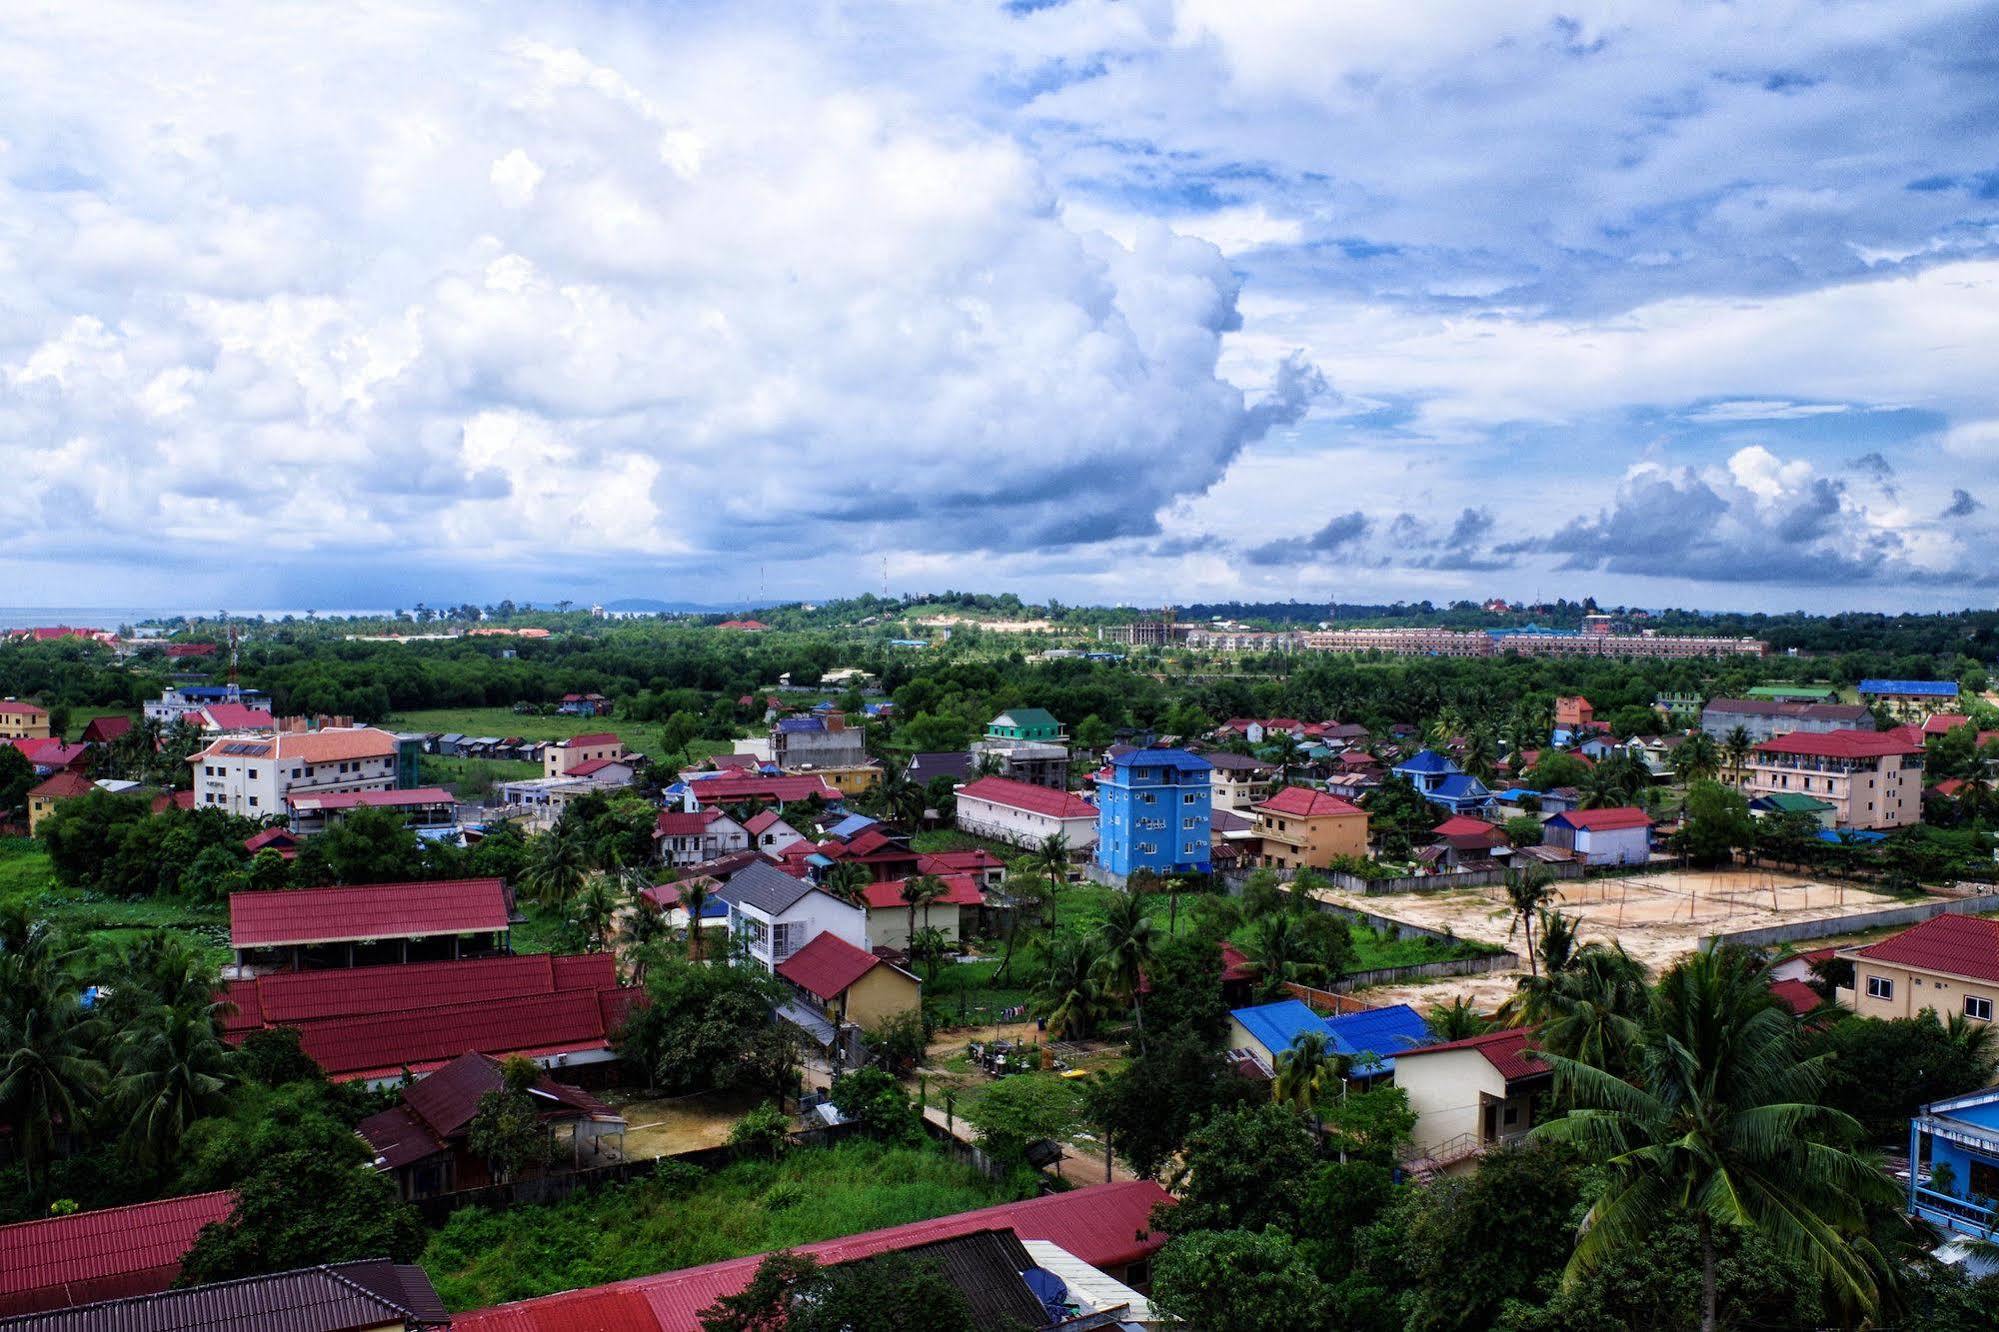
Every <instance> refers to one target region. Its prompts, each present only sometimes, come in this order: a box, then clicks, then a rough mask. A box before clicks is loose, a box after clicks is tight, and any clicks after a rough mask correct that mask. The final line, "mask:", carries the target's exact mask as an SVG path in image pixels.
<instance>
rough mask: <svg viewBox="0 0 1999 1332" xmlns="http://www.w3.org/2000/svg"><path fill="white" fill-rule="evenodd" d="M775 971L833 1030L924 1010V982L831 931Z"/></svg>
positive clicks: (873, 1024) (800, 950) (792, 956)
mask: <svg viewBox="0 0 1999 1332" xmlns="http://www.w3.org/2000/svg"><path fill="white" fill-rule="evenodd" d="M776 971H777V974H778V975H779V976H780V977H782V978H783V979H784V980H786V981H789V982H790V983H791V986H792V988H793V989H794V990H796V991H798V993H799V995H800V997H801V998H803V999H804V1000H805V1001H806V1002H808V1003H810V1004H811V1005H812V1006H813V1007H814V1008H816V1009H818V1010H819V1011H820V1012H821V1013H822V1014H823V1015H824V1016H825V1019H826V1021H827V1022H828V1023H830V1024H832V1026H833V1027H834V1028H835V1029H836V1030H837V1029H838V1028H839V1027H841V1026H844V1025H848V1024H851V1025H853V1026H856V1027H861V1028H864V1029H865V1028H868V1027H872V1026H875V1025H876V1024H877V1023H879V1022H881V1020H882V1019H883V1018H888V1017H894V1016H895V1015H896V1014H898V1013H911V1012H915V1011H917V1010H918V1009H920V1008H921V1007H922V1006H923V982H922V981H920V980H918V979H917V978H916V977H915V976H913V975H911V974H910V973H909V972H907V971H904V970H903V969H902V968H901V967H898V966H896V965H895V964H894V963H892V962H890V961H888V960H887V959H886V958H882V957H877V956H876V955H875V954H873V953H870V952H867V951H866V950H864V949H860V948H856V947H854V945H852V944H850V943H848V942H847V941H846V940H845V939H842V938H841V937H840V936H839V935H837V934H834V933H832V932H831V931H826V930H822V931H820V932H819V933H818V934H816V935H814V936H813V938H812V941H811V942H810V943H808V944H806V945H805V947H803V948H801V949H799V950H798V951H797V952H795V953H793V954H792V955H791V956H790V957H788V958H786V959H785V960H784V961H782V962H780V963H778V964H777V967H776Z"/></svg>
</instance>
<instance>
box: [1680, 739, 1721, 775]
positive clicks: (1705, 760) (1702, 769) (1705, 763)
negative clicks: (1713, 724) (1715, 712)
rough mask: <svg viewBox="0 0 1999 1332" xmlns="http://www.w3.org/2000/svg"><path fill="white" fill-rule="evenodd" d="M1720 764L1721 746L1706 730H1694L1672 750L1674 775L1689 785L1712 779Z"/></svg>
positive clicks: (1719, 769)
mask: <svg viewBox="0 0 1999 1332" xmlns="http://www.w3.org/2000/svg"><path fill="white" fill-rule="evenodd" d="M1721 764H1722V752H1721V746H1720V745H1717V744H1716V743H1715V742H1714V737H1713V736H1711V735H1709V734H1708V733H1707V732H1706V731H1695V732H1694V733H1693V734H1692V735H1690V736H1688V737H1687V738H1686V739H1685V740H1682V741H1681V742H1680V747H1679V748H1678V749H1676V750H1674V751H1673V772H1674V775H1675V776H1677V777H1678V778H1679V779H1680V780H1681V781H1683V782H1686V783H1688V784H1689V785H1691V784H1692V783H1694V782H1705V781H1712V780H1714V777H1715V774H1716V773H1718V772H1720V771H1721Z"/></svg>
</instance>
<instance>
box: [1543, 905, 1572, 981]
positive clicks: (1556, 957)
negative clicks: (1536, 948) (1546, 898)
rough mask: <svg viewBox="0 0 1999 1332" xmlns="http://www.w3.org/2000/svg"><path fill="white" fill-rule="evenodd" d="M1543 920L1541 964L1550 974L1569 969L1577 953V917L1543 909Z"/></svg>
mask: <svg viewBox="0 0 1999 1332" xmlns="http://www.w3.org/2000/svg"><path fill="white" fill-rule="evenodd" d="M1540 921H1541V950H1540V951H1541V965H1542V966H1544V967H1546V968H1547V969H1548V974H1549V975H1550V976H1553V975H1556V974H1558V973H1560V972H1563V971H1567V970H1568V969H1569V963H1570V962H1571V961H1572V960H1573V959H1574V957H1575V954H1576V944H1577V938H1576V922H1575V917H1573V916H1565V915H1563V914H1562V913H1561V912H1559V911H1549V910H1546V909H1543V910H1542V911H1541V913H1540Z"/></svg>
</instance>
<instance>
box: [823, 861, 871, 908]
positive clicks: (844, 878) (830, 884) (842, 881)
mask: <svg viewBox="0 0 1999 1332" xmlns="http://www.w3.org/2000/svg"><path fill="white" fill-rule="evenodd" d="M874 881H875V877H874V875H873V874H871V873H869V872H868V867H867V866H866V865H857V864H855V863H854V862H853V861H851V860H843V861H841V862H840V863H839V864H837V865H835V866H833V868H832V869H830V870H827V871H826V880H825V882H824V883H823V884H821V885H820V886H821V887H823V888H824V889H825V890H826V891H827V892H829V893H831V894H832V895H833V896H834V897H837V898H838V899H839V900H841V901H842V902H845V903H846V904H847V905H848V906H862V905H864V904H865V903H866V901H867V891H868V885H870V884H872V883H873V882H874Z"/></svg>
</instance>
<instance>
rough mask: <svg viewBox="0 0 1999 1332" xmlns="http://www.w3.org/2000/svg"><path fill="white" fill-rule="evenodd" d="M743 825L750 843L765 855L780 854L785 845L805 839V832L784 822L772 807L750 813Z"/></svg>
mask: <svg viewBox="0 0 1999 1332" xmlns="http://www.w3.org/2000/svg"><path fill="white" fill-rule="evenodd" d="M743 827H744V829H745V830H746V831H748V833H749V835H750V845H751V846H753V847H755V848H756V849H757V850H759V851H761V852H763V853H764V854H765V855H767V856H781V855H783V854H784V849H785V848H786V847H788V846H796V845H797V844H798V843H800V842H802V841H804V840H805V834H804V833H802V832H800V831H798V829H796V828H794V827H792V826H791V825H790V824H788V823H786V822H785V821H784V820H783V819H782V818H780V817H779V816H778V812H777V811H776V810H774V809H766V810H764V811H762V812H761V813H758V814H754V815H752V816H751V817H750V821H749V822H748V823H746V824H744V825H743Z"/></svg>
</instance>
